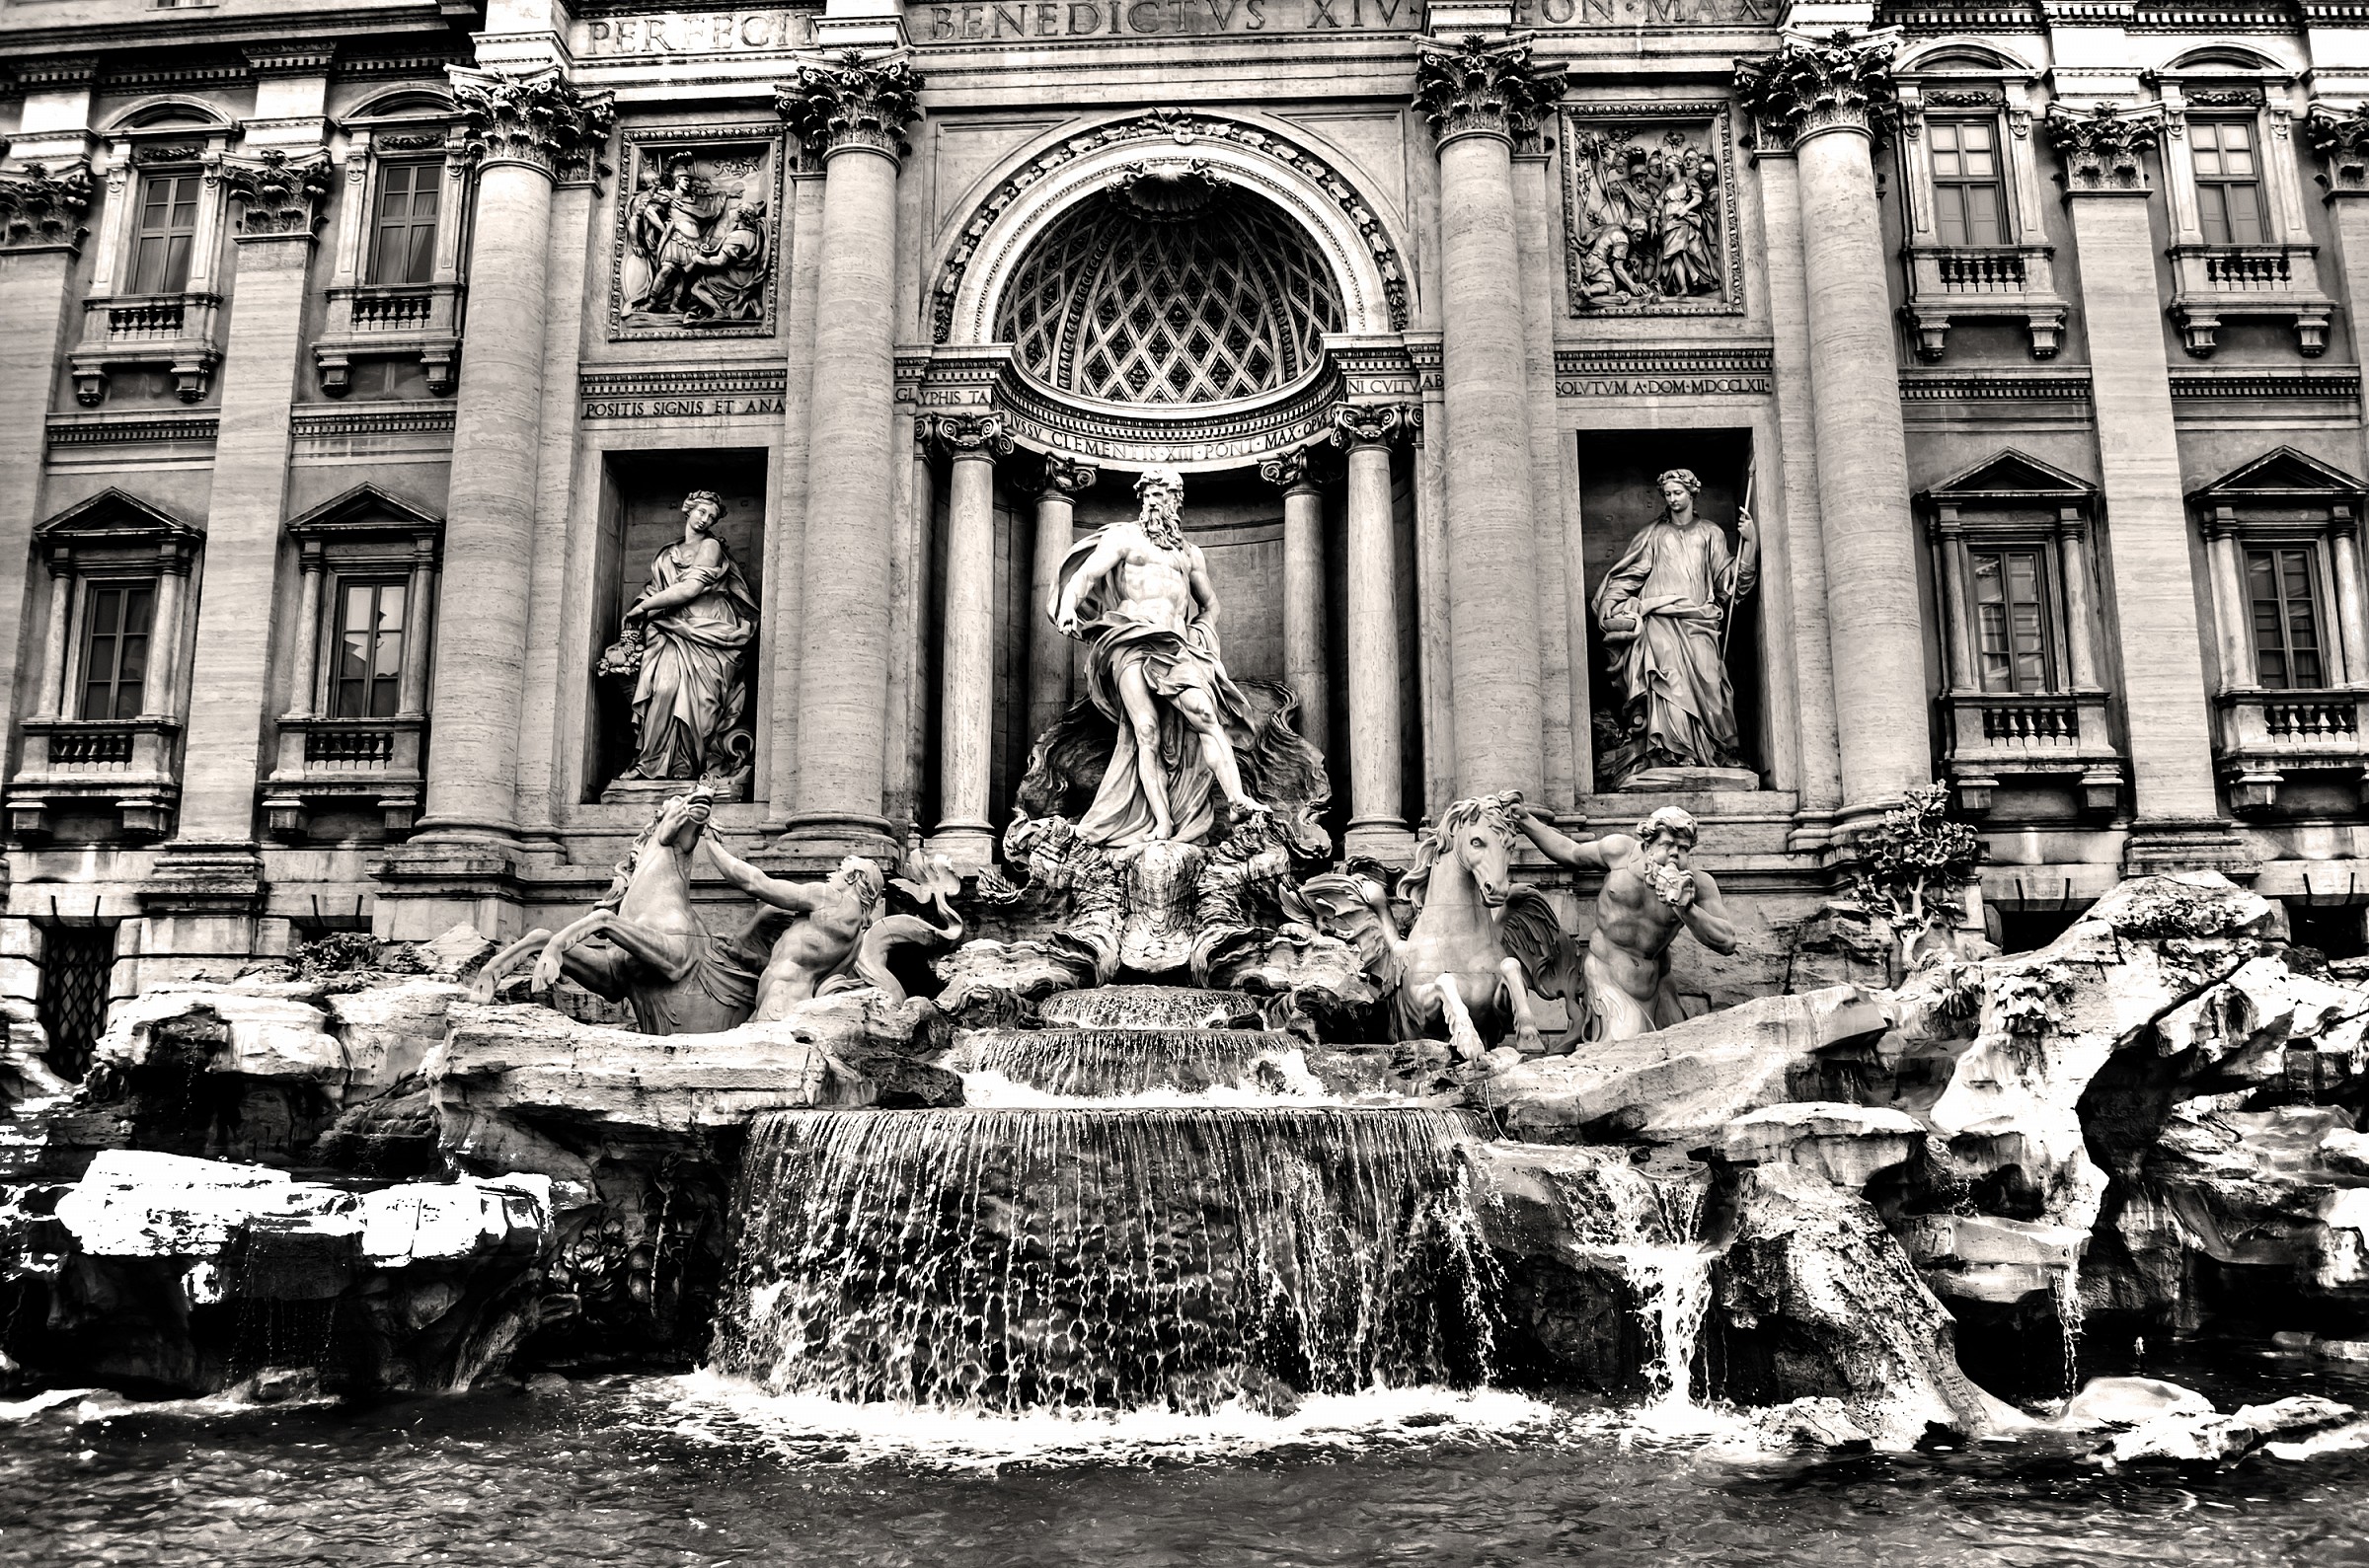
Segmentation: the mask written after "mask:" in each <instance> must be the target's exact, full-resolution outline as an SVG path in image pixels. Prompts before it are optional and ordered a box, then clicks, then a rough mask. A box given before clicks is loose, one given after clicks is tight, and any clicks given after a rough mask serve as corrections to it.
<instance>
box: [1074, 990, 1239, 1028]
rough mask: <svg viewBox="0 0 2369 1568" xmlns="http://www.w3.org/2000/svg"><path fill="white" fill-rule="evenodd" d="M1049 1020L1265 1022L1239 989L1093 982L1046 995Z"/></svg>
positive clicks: (1128, 1024) (1134, 1024) (1103, 1024)
mask: <svg viewBox="0 0 2369 1568" xmlns="http://www.w3.org/2000/svg"><path fill="white" fill-rule="evenodd" d="M1037 1010H1038V1012H1039V1014H1040V1015H1041V1016H1042V1017H1043V1018H1044V1020H1045V1021H1046V1022H1047V1023H1050V1024H1054V1025H1056V1026H1066V1027H1069V1028H1077V1029H1171V1030H1181V1029H1257V1028H1263V1027H1264V1026H1265V1020H1264V1018H1263V1017H1262V1016H1261V1011H1260V1008H1259V1004H1258V1003H1257V1002H1256V1001H1254V1000H1252V999H1251V998H1249V997H1247V996H1245V995H1243V994H1242V993H1241V992H1239V991H1194V990H1191V989H1189V988H1187V987H1184V986H1096V987H1094V988H1092V989H1091V990H1087V991H1064V992H1062V993H1060V994H1059V995H1057V996H1052V997H1047V998H1046V999H1045V1000H1044V1001H1043V1003H1041V1004H1040V1005H1039V1007H1038V1009H1037Z"/></svg>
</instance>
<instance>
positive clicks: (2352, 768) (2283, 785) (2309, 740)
mask: <svg viewBox="0 0 2369 1568" xmlns="http://www.w3.org/2000/svg"><path fill="white" fill-rule="evenodd" d="M2365 701H2369V694H2365V693H2362V692H2356V691H2349V690H2344V689H2341V688H2326V689H2315V690H2306V691H2283V692H2280V691H2260V690H2241V691H2231V692H2223V693H2222V694H2221V695H2220V696H2219V697H2217V698H2216V699H2214V705H2213V706H2214V709H2215V720H2216V728H2217V731H2218V733H2217V734H2216V736H2215V739H2216V741H2217V749H2218V751H2219V757H2218V759H2217V760H2218V763H2219V767H2220V773H2221V780H2222V784H2224V785H2225V786H2226V787H2227V788H2228V790H2229V795H2230V804H2231V805H2232V806H2233V807H2235V808H2236V809H2238V810H2240V811H2267V810H2269V809H2270V808H2271V807H2273V806H2275V805H2276V804H2277V803H2278V801H2279V798H2280V796H2281V794H2282V793H2283V792H2284V791H2285V790H2286V789H2287V787H2288V786H2289V785H2291V784H2294V783H2295V782H2296V780H2297V779H2298V777H2299V776H2308V777H2316V778H2318V779H2320V780H2323V781H2328V780H2333V781H2335V782H2338V783H2340V784H2343V785H2344V786H2345V787H2346V788H2347V789H2353V790H2357V789H2358V788H2359V787H2360V784H2361V779H2362V770H2363V768H2364V766H2369V750H2364V749H2363V747H2362V744H2361V708H2362V705H2363V703H2364V702H2365Z"/></svg>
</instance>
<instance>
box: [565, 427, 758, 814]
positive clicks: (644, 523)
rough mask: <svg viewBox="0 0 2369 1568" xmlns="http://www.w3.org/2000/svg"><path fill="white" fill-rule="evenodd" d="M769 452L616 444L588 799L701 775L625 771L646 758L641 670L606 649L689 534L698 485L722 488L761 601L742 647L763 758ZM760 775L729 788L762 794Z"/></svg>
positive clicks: (749, 718)
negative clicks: (638, 714) (620, 448)
mask: <svg viewBox="0 0 2369 1568" xmlns="http://www.w3.org/2000/svg"><path fill="white" fill-rule="evenodd" d="M765 461H766V454H765V452H764V449H762V448H728V447H710V448H689V449H684V450H677V451H667V452H611V453H609V454H608V456H607V459H606V464H605V473H604V476H603V483H602V485H601V492H602V493H601V537H600V550H599V553H598V559H597V561H596V563H595V567H594V570H595V574H596V575H595V578H594V589H593V593H594V598H593V605H592V625H591V629H590V631H591V636H590V643H589V647H588V648H587V650H586V652H585V655H584V658H585V662H586V664H587V665H588V666H590V668H591V669H592V672H593V673H592V680H591V688H592V690H591V709H592V711H591V713H590V715H589V717H590V720H591V727H590V734H589V737H588V743H587V745H586V748H585V754H586V755H585V760H586V763H587V765H588V766H587V768H586V773H587V775H588V777H587V779H586V781H585V784H586V790H585V796H584V797H585V798H586V799H587V800H611V801H616V800H625V799H630V798H638V797H639V796H640V795H642V794H650V793H656V794H664V793H667V792H672V791H676V790H680V789H684V788H688V787H689V786H690V784H692V783H694V782H695V781H694V780H692V779H690V778H677V779H673V780H667V781H658V780H650V781H633V780H623V779H621V776H622V775H624V774H625V773H626V772H627V770H628V769H630V768H631V767H632V766H633V765H634V763H635V761H636V757H637V753H638V749H639V748H638V740H639V736H638V734H637V730H636V726H635V717H634V698H635V693H636V690H637V687H638V684H639V683H638V678H637V677H635V676H632V675H626V674H621V673H619V674H612V673H606V672H604V670H603V668H602V661H603V655H604V650H606V649H609V648H611V647H613V646H614V645H615V644H616V643H617V641H618V636H619V634H620V632H621V631H622V629H623V626H624V618H625V610H626V607H627V606H628V605H631V604H632V603H633V602H634V601H635V600H636V599H638V598H640V597H641V595H642V592H643V590H644V588H645V587H646V586H647V585H648V583H649V581H650V565H651V562H652V561H654V560H656V558H657V555H658V553H659V552H660V551H661V550H664V549H665V548H666V547H667V546H669V545H673V544H679V543H680V542H681V540H682V538H683V500H684V497H686V496H687V495H689V494H691V493H692V492H693V491H695V490H713V491H715V492H716V494H717V495H718V496H719V497H720V498H721V499H722V501H723V503H724V516H723V518H722V520H721V521H720V522H719V523H718V524H717V525H716V527H715V529H714V536H715V538H716V539H717V540H719V541H720V542H721V543H722V544H723V546H724V548H725V550H726V552H727V553H728V554H729V555H730V557H731V560H732V563H733V564H734V565H735V566H737V567H738V568H739V572H740V577H741V579H742V581H743V582H744V583H745V584H746V585H747V589H748V592H749V595H750V596H751V597H752V598H753V599H754V600H755V601H756V605H757V615H756V624H757V627H758V629H759V633H760V635H755V636H752V637H751V638H750V640H749V641H748V643H747V644H746V645H745V647H744V648H743V650H742V653H741V658H740V669H739V676H740V682H741V689H742V694H743V696H742V706H741V719H740V724H739V727H740V728H741V729H743V730H745V731H746V733H747V735H748V744H749V747H750V754H751V757H752V759H753V756H754V753H755V749H756V740H757V736H758V731H759V729H760V728H761V726H760V724H759V722H758V717H759V708H758V703H757V686H758V674H759V671H760V670H762V669H763V667H764V655H765V649H764V641H763V638H762V635H761V632H762V628H763V626H764V607H765V605H766V603H767V602H768V595H769V592H770V589H769V585H768V584H767V583H766V581H765V579H764V569H765V493H766V470H765ZM753 786H754V778H753V774H752V776H751V777H750V779H749V780H748V781H747V786H746V787H743V788H741V789H739V790H736V791H734V790H726V791H724V793H723V798H725V799H727V800H728V799H746V798H751V797H752V795H753Z"/></svg>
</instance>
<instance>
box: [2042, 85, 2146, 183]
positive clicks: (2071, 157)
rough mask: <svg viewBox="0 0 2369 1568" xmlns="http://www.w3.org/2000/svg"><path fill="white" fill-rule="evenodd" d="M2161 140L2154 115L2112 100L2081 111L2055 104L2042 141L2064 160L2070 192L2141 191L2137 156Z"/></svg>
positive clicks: (2143, 175) (2143, 171)
mask: <svg viewBox="0 0 2369 1568" xmlns="http://www.w3.org/2000/svg"><path fill="white" fill-rule="evenodd" d="M2162 138H2163V125H2162V122H2161V121H2160V120H2159V119H2157V118H2156V116H2154V115H2153V114H2141V113H2133V112H2129V111H2127V110H2124V109H2120V108H2117V107H2116V106H2114V105H2112V104H2099V105H2097V106H2095V107H2094V108H2092V109H2091V110H2089V112H2086V113H2085V112H2081V111H2079V110H2070V109H2066V108H2064V107H2062V106H2061V105H2060V106H2058V107H2057V108H2056V109H2054V110H2052V111H2051V112H2049V115H2048V139H2049V141H2050V142H2051V143H2052V144H2053V145H2054V146H2055V148H2056V150H2057V152H2058V154H2059V155H2060V156H2062V157H2063V159H2064V160H2065V178H2066V180H2067V182H2068V183H2069V184H2070V185H2071V186H2072V187H2073V188H2074V189H2075V190H2144V189H2145V188H2146V187H2147V171H2146V169H2145V167H2144V166H2143V165H2142V164H2141V163H2140V161H2139V154H2141V153H2143V152H2145V151H2147V150H2148V149H2149V148H2151V147H2153V146H2155V145H2156V144H2157V142H2159V141H2160V140H2162Z"/></svg>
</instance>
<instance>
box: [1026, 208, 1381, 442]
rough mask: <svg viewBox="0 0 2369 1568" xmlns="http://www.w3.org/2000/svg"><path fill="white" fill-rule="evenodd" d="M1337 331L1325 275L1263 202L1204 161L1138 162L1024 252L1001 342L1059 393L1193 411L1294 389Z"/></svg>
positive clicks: (1332, 292) (1287, 223) (1297, 234)
mask: <svg viewBox="0 0 2369 1568" xmlns="http://www.w3.org/2000/svg"><path fill="white" fill-rule="evenodd" d="M1342 323H1343V311H1342V308H1341V301H1340V292H1339V289H1338V286H1337V283H1336V282H1335V280H1334V277H1333V273H1332V270H1331V268H1330V267H1329V266H1328V265H1327V264H1326V262H1325V260H1324V258H1323V257H1322V256H1321V255H1320V254H1319V252H1318V250H1317V248H1316V246H1315V245H1314V244H1313V243H1312V242H1311V240H1310V238H1309V236H1308V234H1307V233H1306V231H1304V230H1303V229H1302V228H1301V227H1300V226H1299V225H1298V224H1297V223H1295V222H1294V221H1293V220H1292V219H1291V218H1290V217H1288V216H1286V215H1285V214H1284V213H1283V212H1282V211H1281V210H1280V209H1279V208H1277V207H1276V206H1275V205H1274V204H1273V203H1272V202H1270V201H1268V200H1266V199H1265V198H1264V197H1262V196H1261V195H1258V194H1256V193H1255V192H1252V191H1249V190H1245V189H1243V188H1241V187H1238V186H1233V185H1229V184H1228V183H1227V182H1226V181H1225V180H1224V179H1223V178H1222V176H1219V175H1217V174H1215V173H1213V172H1211V171H1210V170H1208V169H1207V168H1206V167H1205V166H1199V165H1192V166H1185V167H1182V168H1173V169H1161V168H1156V167H1155V168H1146V167H1143V166H1137V167H1135V168H1132V169H1130V170H1128V171H1126V172H1124V173H1122V174H1121V175H1120V176H1119V177H1118V178H1117V179H1116V180H1114V181H1113V182H1112V183H1111V185H1110V187H1108V188H1107V189H1104V190H1102V191H1098V192H1097V193H1096V194H1094V195H1092V196H1089V197H1088V198H1087V199H1085V200H1084V201H1082V202H1079V203H1078V204H1077V205H1076V206H1074V207H1072V208H1070V209H1069V210H1068V211H1067V212H1065V213H1063V214H1062V215H1061V216H1060V217H1059V218H1058V219H1056V220H1055V221H1054V222H1053V223H1052V224H1051V226H1050V227H1048V228H1047V229H1046V230H1045V232H1044V234H1043V235H1042V236H1041V237H1040V238H1038V239H1037V241H1036V242H1035V244H1034V245H1033V246H1032V247H1031V248H1030V250H1029V253H1028V254H1027V256H1026V257H1024V258H1023V260H1022V261H1021V263H1020V265H1019V267H1018V269H1017V270H1016V271H1015V273H1014V274H1013V277H1012V281H1011V283H1010V285H1009V286H1008V287H1007V288H1006V290H1005V292H1004V296H1003V301H1002V303H1001V305H1000V307H999V308H998V311H997V317H996V336H997V337H999V338H1001V339H1003V340H1004V341H1007V342H1009V343H1011V344H1012V345H1013V352H1014V356H1015V358H1016V359H1017V360H1018V362H1019V364H1020V366H1021V368H1022V369H1023V371H1024V372H1025V373H1026V374H1028V375H1029V376H1030V377H1031V378H1032V379H1033V380H1035V381H1038V382H1040V383H1042V384H1044V385H1046V386H1049V387H1052V388H1055V389H1057V390H1058V391H1061V392H1065V393H1069V394H1072V395H1074V396H1077V397H1082V398H1092V399H1100V400H1104V401H1107V402H1112V403H1130V404H1200V403H1224V402H1228V401H1231V400H1234V399H1238V398H1252V397H1257V396H1259V395H1260V394H1261V393H1268V392H1273V391H1275V390H1276V389H1278V388H1281V387H1286V386H1289V385H1291V384H1292V383H1293V382H1295V381H1297V380H1299V379H1300V378H1301V377H1302V376H1304V375H1306V374H1307V373H1308V372H1310V371H1311V370H1313V369H1315V368H1316V366H1317V365H1318V364H1319V363H1320V361H1321V359H1322V355H1323V349H1324V335H1325V334H1327V333H1337V332H1339V331H1341V330H1342Z"/></svg>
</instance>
